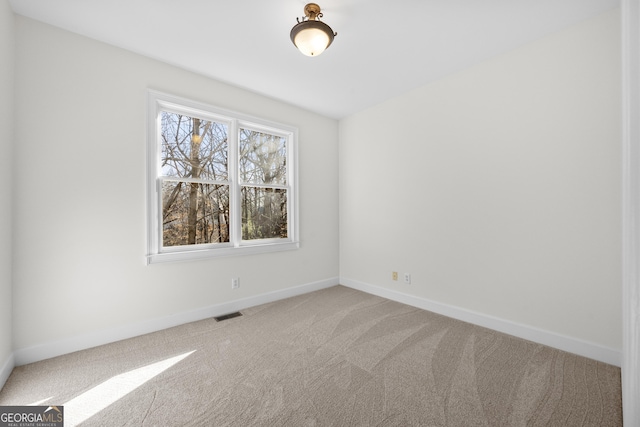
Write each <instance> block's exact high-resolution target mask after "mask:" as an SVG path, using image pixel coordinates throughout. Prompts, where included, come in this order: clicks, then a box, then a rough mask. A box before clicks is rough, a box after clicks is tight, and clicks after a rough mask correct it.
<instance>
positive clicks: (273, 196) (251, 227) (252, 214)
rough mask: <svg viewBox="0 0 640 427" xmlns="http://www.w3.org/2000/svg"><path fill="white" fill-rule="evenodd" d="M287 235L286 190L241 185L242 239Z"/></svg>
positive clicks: (284, 236) (282, 236) (283, 236)
mask: <svg viewBox="0 0 640 427" xmlns="http://www.w3.org/2000/svg"><path fill="white" fill-rule="evenodd" d="M286 237H287V190H282V189H275V188H257V187H242V239H243V240H253V239H272V238H286Z"/></svg>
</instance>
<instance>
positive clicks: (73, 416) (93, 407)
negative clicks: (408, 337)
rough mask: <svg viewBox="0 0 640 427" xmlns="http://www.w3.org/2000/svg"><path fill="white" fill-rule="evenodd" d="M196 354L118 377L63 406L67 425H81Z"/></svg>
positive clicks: (174, 358) (155, 364) (186, 355)
mask: <svg viewBox="0 0 640 427" xmlns="http://www.w3.org/2000/svg"><path fill="white" fill-rule="evenodd" d="M194 352H195V350H193V351H190V352H188V353H184V354H181V355H179V356H175V357H172V358H170V359H165V360H161V361H160V362H156V363H152V364H150V365H147V366H143V367H141V368H138V369H134V370H132V371H129V372H125V373H123V374H120V375H116V376H114V377H111V378H110V379H108V380H107V381H105V382H103V383H102V384H100V385H97V386H96V387H94V388H92V389H91V390H89V391H86V392H84V393H82V394H81V395H80V396H78V397H75V398H73V399H71V400H70V401H68V402H67V403H65V404H64V405H63V406H64V414H65V425H66V426H75V425H78V424H80V423H81V422H83V421H85V420H87V419H88V418H90V417H92V416H94V415H95V414H97V413H98V412H100V411H102V410H103V409H105V408H106V407H108V406H109V405H111V404H112V403H114V402H116V401H118V400H119V399H121V398H123V397H124V396H126V395H127V394H129V393H131V392H132V391H133V390H135V389H136V388H138V387H140V386H141V385H143V384H144V383H146V382H147V381H149V380H151V379H152V378H153V377H155V376H157V375H159V374H161V373H162V372H164V371H166V370H167V369H169V368H170V367H172V366H173V365H175V364H176V363H178V362H180V361H181V360H183V359H185V358H186V357H188V356H189V355H191V354H192V353H194Z"/></svg>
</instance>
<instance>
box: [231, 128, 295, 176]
mask: <svg viewBox="0 0 640 427" xmlns="http://www.w3.org/2000/svg"><path fill="white" fill-rule="evenodd" d="M286 142H287V139H286V138H284V137H281V136H276V135H270V134H268V133H262V132H255V131H252V130H248V129H240V180H241V182H243V183H251V184H282V185H285V184H286V183H287V168H286V166H287V165H286V158H287V152H286V150H287V144H286Z"/></svg>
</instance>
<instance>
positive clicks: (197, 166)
mask: <svg viewBox="0 0 640 427" xmlns="http://www.w3.org/2000/svg"><path fill="white" fill-rule="evenodd" d="M148 108H149V132H148V133H149V135H148V138H149V143H148V185H147V187H148V189H147V191H148V254H147V262H148V263H155V262H164V261H178V260H188V259H198V258H206V257H215V256H229V255H234V254H242V253H259V252H268V251H276V250H287V249H295V248H297V247H298V236H297V234H298V232H297V228H296V226H297V204H296V196H297V192H296V178H297V165H296V144H297V141H296V139H297V129H295V128H292V127H289V126H285V125H281V124H277V123H272V122H269V121H266V120H261V119H257V118H253V117H249V116H245V115H243V114H239V113H234V112H230V111H226V110H222V109H220V108H216V107H212V106H209V105H205V104H201V103H197V102H193V101H189V100H185V99H181V98H178V97H174V96H171V95H166V94H162V93H159V92H155V91H149V95H148Z"/></svg>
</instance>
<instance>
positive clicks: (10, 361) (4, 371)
mask: <svg viewBox="0 0 640 427" xmlns="http://www.w3.org/2000/svg"><path fill="white" fill-rule="evenodd" d="M15 366H16V361H15V358H14V355H13V353H11V354H9V357H7V360H6V361H5V362H4V365H2V368H0V390H1V389H2V387H4V384H5V383H6V382H7V380H8V379H9V375H11V371H13V368H15Z"/></svg>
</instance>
